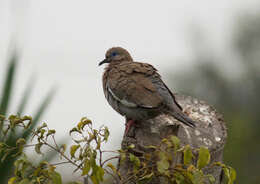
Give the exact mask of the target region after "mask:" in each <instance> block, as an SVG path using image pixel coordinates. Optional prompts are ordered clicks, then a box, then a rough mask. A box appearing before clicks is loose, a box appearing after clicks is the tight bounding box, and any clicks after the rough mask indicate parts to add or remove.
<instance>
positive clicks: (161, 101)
mask: <svg viewBox="0 0 260 184" xmlns="http://www.w3.org/2000/svg"><path fill="white" fill-rule="evenodd" d="M105 63H107V64H108V65H107V66H106V67H105V71H104V74H103V91H104V94H105V98H106V99H107V101H108V103H109V104H110V105H111V106H112V108H113V109H114V110H115V111H117V112H118V113H119V114H121V115H122V116H125V117H126V129H125V133H127V132H128V131H129V129H130V127H131V126H132V125H134V124H136V123H138V121H143V120H148V119H151V118H154V117H155V116H158V115H159V114H162V113H163V114H169V115H171V116H173V117H174V118H175V119H177V120H178V121H180V122H181V123H183V124H185V125H187V126H189V127H195V125H196V122H194V121H193V120H192V119H191V118H190V117H188V115H186V114H185V113H184V112H183V111H182V107H181V106H180V105H179V104H178V102H177V101H176V99H175V96H174V94H173V93H172V92H171V91H170V89H169V88H168V87H167V86H166V84H165V83H164V82H163V81H162V78H161V76H160V74H159V73H158V71H157V69H156V68H154V67H153V66H152V65H150V64H148V63H142V62H136V61H134V60H133V58H132V56H131V55H130V53H129V52H128V51H127V50H126V49H124V48H121V47H113V48H110V49H109V50H108V51H107V52H106V55H105V59H104V60H103V61H101V62H100V63H99V66H100V65H102V64H105Z"/></svg>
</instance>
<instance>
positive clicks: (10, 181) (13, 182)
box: [8, 176, 17, 184]
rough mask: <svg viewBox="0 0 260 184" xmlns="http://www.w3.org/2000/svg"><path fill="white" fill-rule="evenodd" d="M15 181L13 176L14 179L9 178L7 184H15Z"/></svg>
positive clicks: (15, 178)
mask: <svg viewBox="0 0 260 184" xmlns="http://www.w3.org/2000/svg"><path fill="white" fill-rule="evenodd" d="M16 180H17V177H16V176H14V177H12V178H10V179H9V180H8V184H15V183H16Z"/></svg>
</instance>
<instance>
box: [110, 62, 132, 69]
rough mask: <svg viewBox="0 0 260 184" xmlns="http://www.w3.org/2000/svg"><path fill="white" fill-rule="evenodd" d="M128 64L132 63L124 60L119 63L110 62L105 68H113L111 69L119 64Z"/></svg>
mask: <svg viewBox="0 0 260 184" xmlns="http://www.w3.org/2000/svg"><path fill="white" fill-rule="evenodd" d="M128 62H132V61H126V60H123V61H122V60H119V61H112V62H110V63H109V65H108V66H107V68H113V67H115V66H117V65H120V64H122V63H128Z"/></svg>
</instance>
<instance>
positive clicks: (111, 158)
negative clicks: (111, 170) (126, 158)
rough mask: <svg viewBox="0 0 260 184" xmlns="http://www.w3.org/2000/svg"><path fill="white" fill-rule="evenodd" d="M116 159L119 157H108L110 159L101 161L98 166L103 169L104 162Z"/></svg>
mask: <svg viewBox="0 0 260 184" xmlns="http://www.w3.org/2000/svg"><path fill="white" fill-rule="evenodd" d="M116 158H119V156H114V157H110V158H108V159H106V160H104V161H103V162H102V163H101V164H100V166H101V167H103V166H104V164H105V163H106V162H108V161H109V160H113V159H116Z"/></svg>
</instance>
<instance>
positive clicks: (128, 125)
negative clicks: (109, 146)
mask: <svg viewBox="0 0 260 184" xmlns="http://www.w3.org/2000/svg"><path fill="white" fill-rule="evenodd" d="M132 125H135V121H134V120H131V119H130V120H128V121H127V122H126V125H125V134H127V133H128V131H129V130H130V128H131V126H132Z"/></svg>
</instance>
